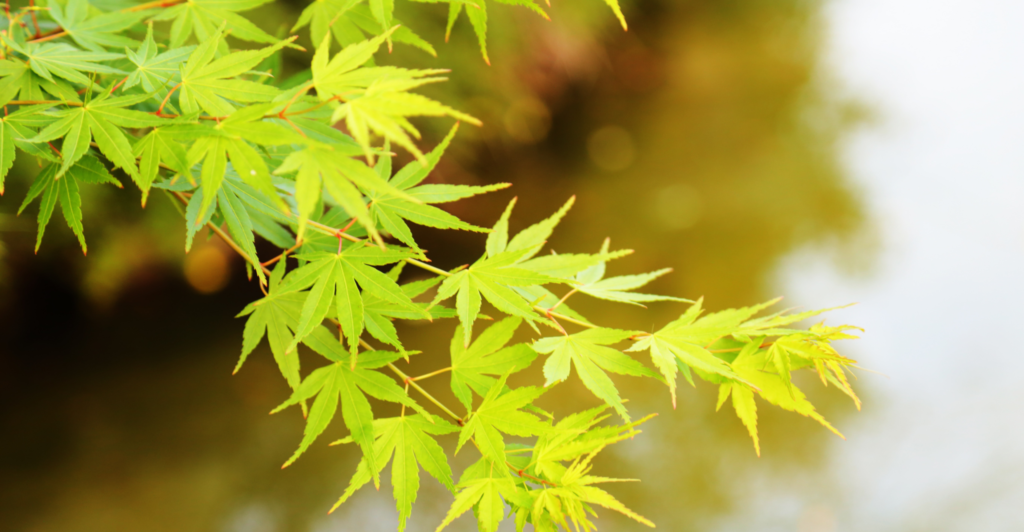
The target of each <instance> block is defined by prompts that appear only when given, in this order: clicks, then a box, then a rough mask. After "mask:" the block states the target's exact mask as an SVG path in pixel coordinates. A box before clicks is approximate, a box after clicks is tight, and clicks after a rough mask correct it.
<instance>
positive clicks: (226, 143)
mask: <svg viewBox="0 0 1024 532" xmlns="http://www.w3.org/2000/svg"><path fill="white" fill-rule="evenodd" d="M273 107H274V104H258V105H252V106H249V107H243V108H241V109H238V110H233V111H231V112H230V114H229V115H228V116H227V117H226V118H224V119H223V120H220V121H218V122H217V124H216V125H214V126H213V127H208V128H195V129H193V132H194V133H193V135H194V136H195V137H196V138H195V141H194V143H193V144H192V147H191V148H189V151H188V154H187V160H188V164H187V166H186V168H189V167H191V166H193V165H194V164H195V163H197V162H199V161H200V160H202V161H203V164H202V170H201V171H200V180H201V183H202V188H203V198H204V203H203V205H202V206H201V208H200V212H199V214H200V216H202V215H203V214H205V212H206V209H207V208H208V207H209V206H210V204H211V203H212V202H213V198H214V197H215V196H216V195H217V193H218V191H219V190H220V188H221V184H222V183H223V181H224V177H225V175H226V167H227V164H228V160H230V161H231V166H232V168H233V169H234V171H235V173H236V175H238V176H239V177H240V178H241V179H242V181H243V182H245V183H247V184H249V185H251V186H252V187H253V188H255V189H256V190H258V191H260V192H262V193H263V194H264V195H265V196H266V197H267V198H272V201H273V202H274V203H275V204H276V205H277V208H278V209H279V210H281V211H284V212H287V211H288V207H287V205H286V204H285V202H284V201H283V200H282V199H281V197H280V196H279V195H278V194H277V190H276V189H275V188H274V184H273V182H272V180H271V177H270V170H269V169H268V167H267V163H266V161H264V159H263V156H261V155H260V154H259V153H258V152H257V151H256V149H255V148H253V147H252V146H250V145H249V142H252V143H255V144H260V145H280V144H289V143H291V142H298V141H301V138H299V137H298V135H296V134H295V133H293V132H292V131H290V130H288V129H287V128H284V127H282V126H280V125H279V124H275V123H272V122H268V121H264V120H263V117H264V115H265V114H266V113H267V112H268V111H269V110H270V109H271V108H273Z"/></svg>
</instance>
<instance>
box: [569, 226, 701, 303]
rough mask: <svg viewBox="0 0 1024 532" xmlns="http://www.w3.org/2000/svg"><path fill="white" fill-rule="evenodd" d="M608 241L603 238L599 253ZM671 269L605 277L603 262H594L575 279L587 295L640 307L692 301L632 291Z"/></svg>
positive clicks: (605, 250)
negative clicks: (644, 304) (649, 304)
mask: <svg viewBox="0 0 1024 532" xmlns="http://www.w3.org/2000/svg"><path fill="white" fill-rule="evenodd" d="M609 243H610V241H609V240H608V239H605V241H604V244H602V245H601V253H607V252H608V246H609ZM671 271H672V268H663V269H661V270H657V271H654V272H650V273H642V274H638V275H620V276H618V277H610V278H608V279H605V278H604V275H605V263H604V262H601V263H600V264H596V265H594V266H592V267H590V268H588V269H586V270H584V271H581V272H580V273H578V274H577V275H576V280H577V281H578V282H579V283H580V286H578V287H577V290H579V291H580V292H582V293H584V294H587V295H589V296H592V297H596V298H598V299H604V300H605V301H615V302H617V303H628V304H631V305H637V306H641V307H642V306H643V305H642V304H641V303H648V302H651V301H683V302H687V303H692V301H691V300H689V299H683V298H679V297H672V296H662V295H655V294H639V293H636V292H632V290H636V289H637V288H640V287H642V286H644V285H646V284H647V283H649V282H651V281H653V280H655V279H657V278H658V277H661V276H662V275H665V274H666V273H669V272H671Z"/></svg>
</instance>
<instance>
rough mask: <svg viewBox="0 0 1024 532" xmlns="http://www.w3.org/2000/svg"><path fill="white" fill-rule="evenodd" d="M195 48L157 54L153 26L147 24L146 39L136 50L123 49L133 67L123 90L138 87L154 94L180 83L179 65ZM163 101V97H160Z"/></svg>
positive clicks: (171, 50)
mask: <svg viewBox="0 0 1024 532" xmlns="http://www.w3.org/2000/svg"><path fill="white" fill-rule="evenodd" d="M195 49H196V47H195V46H182V47H180V48H172V49H170V50H167V51H166V52H163V53H157V52H158V51H159V48H157V45H156V42H154V41H153V25H152V24H149V26H148V29H147V30H146V39H145V40H143V41H142V44H140V45H139V47H138V49H136V50H134V51H133V50H129V49H127V48H126V49H125V54H127V56H128V60H129V61H131V62H132V64H133V65H135V70H132V71H131V72H130V73H129V74H128V78H127V79H126V80H125V82H124V85H123V89H126V90H127V89H130V88H132V87H135V86H136V85H139V86H141V87H142V90H144V91H146V92H147V93H154V98H155V97H157V96H156V93H157V92H158V91H159V90H160V89H167V88H169V87H170V86H173V85H174V84H175V83H177V82H178V81H180V79H181V78H180V70H179V68H178V67H179V65H181V63H183V62H185V61H186V60H187V59H188V57H189V56H190V55H192V52H193V51H194V50H195ZM160 100H163V95H160Z"/></svg>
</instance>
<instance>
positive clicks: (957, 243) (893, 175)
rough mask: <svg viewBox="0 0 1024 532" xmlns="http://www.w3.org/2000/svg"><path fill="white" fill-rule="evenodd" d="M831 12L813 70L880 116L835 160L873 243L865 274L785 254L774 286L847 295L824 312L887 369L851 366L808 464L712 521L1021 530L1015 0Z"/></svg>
mask: <svg viewBox="0 0 1024 532" xmlns="http://www.w3.org/2000/svg"><path fill="white" fill-rule="evenodd" d="M826 18H827V21H828V23H827V28H828V32H829V33H828V40H829V54H828V59H827V63H826V64H825V65H824V68H823V70H824V71H825V72H826V73H827V75H829V76H833V77H837V78H838V79H839V81H840V83H839V85H841V86H843V87H845V88H847V89H849V90H850V91H851V93H852V94H854V95H856V98H857V99H859V100H861V101H863V102H865V103H866V104H867V105H868V106H869V107H870V108H871V109H872V110H873V112H874V114H875V117H876V119H875V121H874V122H873V123H872V124H871V125H869V126H868V127H865V128H863V129H862V130H861V131H860V132H859V133H858V134H856V135H854V136H853V138H852V139H851V141H850V142H849V143H848V145H847V146H846V149H845V164H846V167H847V169H848V172H849V174H850V176H851V178H852V179H853V180H854V181H855V182H856V183H857V184H858V186H859V187H860V188H861V190H862V193H863V198H864V201H865V202H866V204H867V208H868V211H869V214H870V217H871V218H872V224H874V226H875V227H876V231H877V234H878V235H879V236H880V239H881V244H880V245H881V252H880V254H879V258H878V260H877V261H876V263H875V267H874V269H873V270H872V271H871V272H870V273H869V274H867V275H863V276H851V275H849V274H844V273H842V272H840V271H839V270H838V269H837V268H836V266H835V262H834V261H833V260H832V259H830V258H828V257H826V256H824V254H823V253H816V252H814V251H806V252H803V253H798V254H796V255H795V256H793V257H790V259H789V260H788V261H787V263H786V266H785V267H784V268H783V269H782V271H781V272H780V273H779V283H778V291H779V292H780V293H785V294H788V295H790V298H791V300H792V299H795V300H796V301H797V302H799V303H803V304H806V305H812V304H813V305H820V304H822V303H823V302H824V303H832V302H846V301H858V302H859V303H860V304H859V305H858V306H856V307H854V308H851V309H847V310H843V311H841V312H840V313H838V314H837V315H836V319H838V320H841V321H842V322H843V323H856V324H859V325H863V326H864V327H865V328H866V329H867V334H866V335H865V336H864V339H863V341H861V342H857V343H856V344H857V345H853V346H851V348H850V349H851V354H852V355H853V356H854V358H857V359H859V360H860V361H861V363H862V365H864V366H866V367H870V368H873V369H877V370H879V371H882V372H884V373H885V374H886V375H888V377H889V378H884V377H879V376H874V375H871V374H863V373H862V376H861V384H862V385H867V386H869V387H870V388H872V389H873V393H872V394H871V400H870V402H868V403H867V404H866V405H865V408H864V412H863V413H862V414H861V415H856V416H850V417H848V418H847V420H848V422H847V423H845V424H844V427H843V430H844V432H845V434H846V436H847V441H845V442H843V441H838V440H837V441H836V442H835V443H834V444H833V449H832V453H831V454H832V457H831V460H830V462H831V464H830V466H829V467H830V469H829V470H828V471H821V472H820V473H819V474H820V476H821V478H819V479H817V480H816V481H809V482H804V483H800V482H797V483H795V485H794V486H792V487H791V488H790V489H789V490H784V491H783V492H782V493H781V494H779V493H775V494H774V495H769V494H766V491H769V492H770V490H765V489H764V488H766V487H767V486H765V485H764V484H760V485H759V484H757V483H755V484H754V485H752V486H751V487H750V488H749V491H750V493H749V495H750V496H752V497H753V498H754V499H756V500H758V501H759V503H758V504H757V505H756V506H755V507H754V509H753V510H751V511H750V512H749V513H747V514H744V515H742V516H737V517H736V518H734V519H730V520H729V522H728V523H725V526H724V527H723V530H726V529H730V530H793V529H794V522H795V523H796V529H797V530H799V531H800V532H838V531H844V532H845V531H871V532H884V531H900V532H909V531H918V530H920V531H924V530H927V531H946V530H949V531H954V530H956V531H976V530H977V531H980V530H984V531H1003V530H1006V531H1011V530H1014V531H1016V530H1024V512H1022V511H1021V509H1022V508H1024V416H1022V414H1024V409H1022V408H1021V407H1022V406H1024V386H1022V384H1021V380H1022V377H1024V348H1022V347H1024V343H1022V341H1021V335H1020V333H1021V332H1022V331H1024V310H1022V309H1024V279H1022V275H1024V30H1022V28H1024V2H1019V1H1018V2H1013V1H998V0H985V1H973V2H949V1H943V2H935V1H924V0H902V1H893V0H843V1H838V2H834V3H832V4H830V5H829V7H828V9H827V10H826ZM829 321H830V323H831V322H832V320H831V319H830V320H829ZM825 479H827V482H826V481H825ZM765 481H766V482H767V479H766V480H765ZM823 485H828V486H829V487H828V488H826V489H825V490H824V491H823V492H815V491H814V490H816V489H819V488H820V486H823Z"/></svg>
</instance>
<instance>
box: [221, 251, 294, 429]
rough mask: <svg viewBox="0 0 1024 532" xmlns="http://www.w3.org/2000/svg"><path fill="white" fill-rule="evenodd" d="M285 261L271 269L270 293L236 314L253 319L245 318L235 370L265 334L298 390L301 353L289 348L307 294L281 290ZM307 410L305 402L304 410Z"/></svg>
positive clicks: (271, 350)
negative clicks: (299, 355)
mask: <svg viewBox="0 0 1024 532" xmlns="http://www.w3.org/2000/svg"><path fill="white" fill-rule="evenodd" d="M285 262H286V261H284V260H281V261H278V263H277V266H275V267H274V270H273V272H271V275H270V281H269V283H268V291H267V295H266V297H264V298H263V299H258V300H256V301H254V302H252V303H249V304H248V305H246V307H245V308H244V309H243V310H242V312H240V313H239V314H238V316H236V317H242V316H249V319H247V320H246V321H245V329H244V331H243V332H242V355H241V356H240V357H239V359H238V364H237V365H236V366H235V370H234V372H233V373H238V371H239V370H240V369H242V364H244V363H245V360H246V358H248V357H249V354H250V353H252V351H253V350H254V349H256V346H258V345H259V343H260V342H261V341H262V340H263V336H264V334H265V335H266V337H267V343H269V344H270V352H271V353H272V354H273V356H274V361H275V362H277V367H278V369H280V370H281V375H282V376H284V378H285V380H286V381H288V386H290V387H291V388H292V390H295V389H296V388H298V387H299V384H300V383H301V382H302V379H301V377H300V376H299V369H300V367H299V357H298V356H296V355H295V354H294V353H293V354H290V355H289V354H288V353H287V349H288V346H289V345H290V344H291V343H292V338H293V336H292V331H293V330H294V329H295V328H296V327H297V326H298V319H297V316H298V315H299V314H300V313H301V312H302V303H303V302H304V301H305V299H306V296H305V294H303V293H300V292H283V291H281V290H280V283H281V278H282V277H283V276H284V270H285ZM305 411H306V408H305V404H303V413H305Z"/></svg>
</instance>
